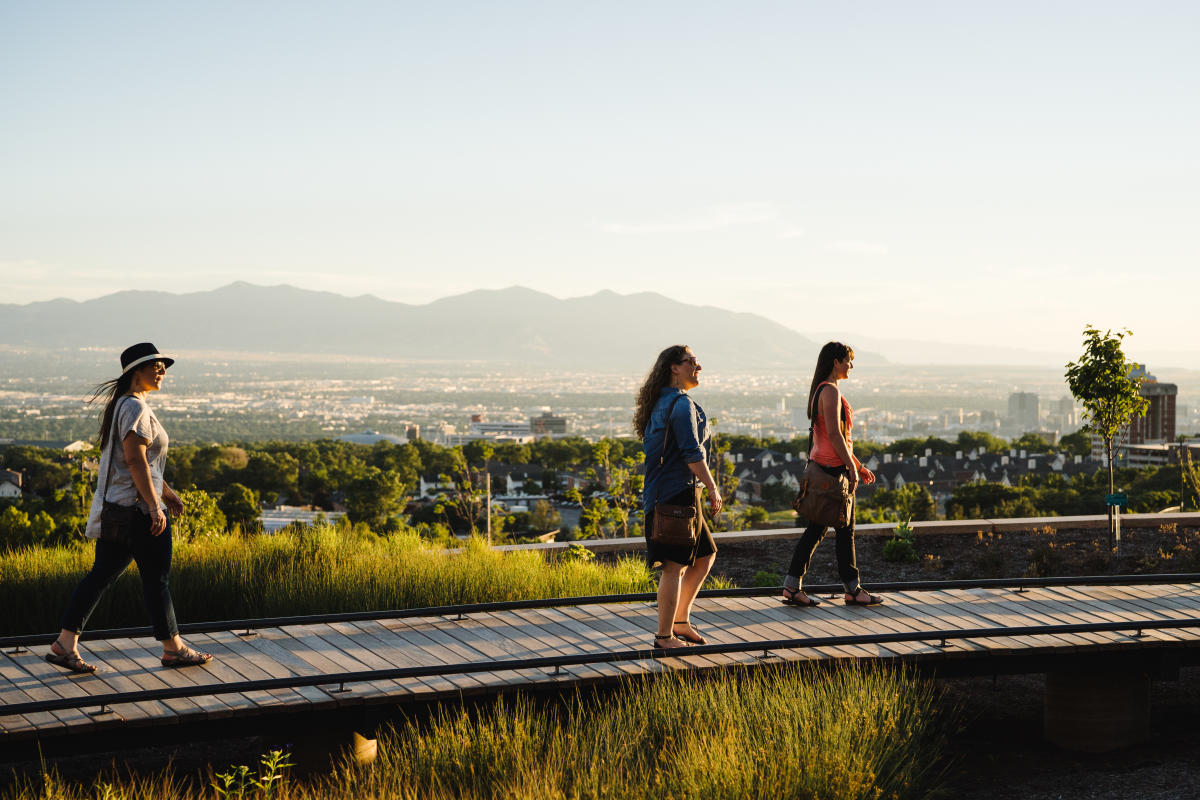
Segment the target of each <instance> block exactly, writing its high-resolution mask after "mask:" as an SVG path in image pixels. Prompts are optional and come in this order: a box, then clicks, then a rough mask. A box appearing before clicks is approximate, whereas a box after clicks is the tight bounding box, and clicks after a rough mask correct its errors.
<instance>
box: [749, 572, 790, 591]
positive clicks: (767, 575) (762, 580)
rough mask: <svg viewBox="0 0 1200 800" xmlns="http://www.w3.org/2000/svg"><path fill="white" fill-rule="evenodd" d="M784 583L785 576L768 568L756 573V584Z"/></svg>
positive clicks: (773, 584) (775, 584)
mask: <svg viewBox="0 0 1200 800" xmlns="http://www.w3.org/2000/svg"><path fill="white" fill-rule="evenodd" d="M782 583H783V576H782V575H780V574H779V573H778V572H768V571H766V570H762V569H760V570H758V571H757V572H755V573H754V585H755V586H763V587H766V586H779V585H780V584H782Z"/></svg>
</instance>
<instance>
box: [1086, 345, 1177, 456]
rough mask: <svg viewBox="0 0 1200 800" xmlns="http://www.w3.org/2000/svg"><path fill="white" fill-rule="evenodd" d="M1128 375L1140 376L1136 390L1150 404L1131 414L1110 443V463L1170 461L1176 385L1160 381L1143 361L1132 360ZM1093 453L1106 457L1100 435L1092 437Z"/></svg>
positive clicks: (1135, 377)
mask: <svg viewBox="0 0 1200 800" xmlns="http://www.w3.org/2000/svg"><path fill="white" fill-rule="evenodd" d="M1129 376H1130V377H1131V378H1134V379H1137V378H1141V380H1142V386H1141V389H1140V390H1139V391H1138V394H1140V395H1141V396H1142V397H1144V398H1146V399H1147V400H1149V401H1150V406H1149V408H1147V409H1146V413H1145V414H1142V415H1141V416H1138V417H1134V419H1133V422H1131V423H1130V424H1129V427H1128V428H1126V429H1125V431H1124V433H1122V434H1121V435H1120V436H1118V437H1117V440H1116V441H1115V442H1114V443H1113V463H1114V464H1117V465H1120V466H1130V467H1144V466H1150V465H1159V464H1167V463H1170V460H1171V452H1172V445H1173V443H1174V441H1175V397H1176V395H1177V394H1178V393H1179V387H1177V386H1176V385H1175V384H1173V383H1159V382H1158V378H1156V377H1155V376H1153V375H1151V374H1150V373H1149V372H1147V371H1146V365H1145V364H1135V365H1134V368H1133V371H1131V372H1130V373H1129ZM1092 455H1093V456H1094V457H1096V458H1100V459H1103V458H1104V457H1105V453H1104V440H1103V439H1101V438H1100V437H1099V436H1093V437H1092Z"/></svg>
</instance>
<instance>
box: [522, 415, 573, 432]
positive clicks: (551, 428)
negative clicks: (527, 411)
mask: <svg viewBox="0 0 1200 800" xmlns="http://www.w3.org/2000/svg"><path fill="white" fill-rule="evenodd" d="M529 430H530V432H532V433H533V434H534V435H535V436H542V435H545V434H556V433H557V434H565V433H566V432H567V418H566V417H556V416H554V415H553V414H551V413H550V412H549V411H547V412H545V413H543V414H541V415H540V416H537V417H534V418H533V419H531V420H529Z"/></svg>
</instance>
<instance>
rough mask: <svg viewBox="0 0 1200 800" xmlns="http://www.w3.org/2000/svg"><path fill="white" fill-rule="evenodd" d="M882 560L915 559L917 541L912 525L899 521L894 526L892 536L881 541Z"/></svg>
mask: <svg viewBox="0 0 1200 800" xmlns="http://www.w3.org/2000/svg"><path fill="white" fill-rule="evenodd" d="M883 560H884V561H903V562H912V561H916V560H917V542H916V538H915V536H914V531H913V529H912V526H910V525H909V524H908V523H907V522H901V523H900V524H899V525H897V526H896V528H895V531H894V532H893V534H892V538H891V539H888V540H887V541H886V542H884V543H883Z"/></svg>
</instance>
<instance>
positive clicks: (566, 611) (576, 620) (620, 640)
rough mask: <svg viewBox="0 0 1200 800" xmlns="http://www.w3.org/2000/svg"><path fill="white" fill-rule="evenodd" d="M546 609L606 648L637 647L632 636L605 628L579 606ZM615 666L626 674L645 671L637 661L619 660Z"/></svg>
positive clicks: (628, 648) (629, 648) (630, 648)
mask: <svg viewBox="0 0 1200 800" xmlns="http://www.w3.org/2000/svg"><path fill="white" fill-rule="evenodd" d="M546 611H549V612H553V614H554V615H557V616H561V617H562V619H563V620H564V622H563V624H565V625H571V626H573V627H574V628H575V629H576V630H577V631H578V632H579V635H580V636H584V637H588V638H589V639H591V640H592V641H594V642H595V643H596V644H597V645H599V646H600V647H603V648H604V649H605V650H634V649H637V648H636V646H635V645H634V644H632V643H629V640H630V639H631V637H629V636H623V635H621V634H614V632H613V631H612V630H611V629H605V628H604V627H602V626H600V625H597V624H596V620H595V618H594V617H592V616H591V615H590V614H588V613H587V612H586V611H584V610H583V609H582V608H580V607H579V606H561V607H559V608H553V609H546ZM613 666H615V667H616V668H617V669H619V670H621V672H622V673H624V674H625V675H626V676H630V675H641V674H642V672H643V670H642V669H641V668H640V667H638V666H637V664H636V663H635V662H630V661H618V662H616V663H615V664H614V665H613Z"/></svg>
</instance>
